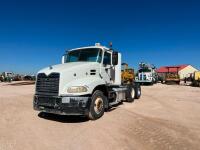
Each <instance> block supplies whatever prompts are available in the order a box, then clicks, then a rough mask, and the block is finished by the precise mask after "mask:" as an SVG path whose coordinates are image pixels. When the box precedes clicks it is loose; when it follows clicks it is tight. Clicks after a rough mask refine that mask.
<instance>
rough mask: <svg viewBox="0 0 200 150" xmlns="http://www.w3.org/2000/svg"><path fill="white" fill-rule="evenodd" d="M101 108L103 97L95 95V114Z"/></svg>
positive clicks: (99, 111) (98, 112)
mask: <svg viewBox="0 0 200 150" xmlns="http://www.w3.org/2000/svg"><path fill="white" fill-rule="evenodd" d="M102 110H103V99H102V98H101V97H97V98H96V100H95V102H94V111H95V113H97V114H100V113H101V111H102Z"/></svg>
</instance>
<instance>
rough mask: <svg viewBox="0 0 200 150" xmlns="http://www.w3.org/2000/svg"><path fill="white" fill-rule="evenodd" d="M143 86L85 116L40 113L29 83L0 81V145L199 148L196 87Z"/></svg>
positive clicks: (36, 149) (34, 149) (58, 149)
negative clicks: (129, 99) (92, 117)
mask: <svg viewBox="0 0 200 150" xmlns="http://www.w3.org/2000/svg"><path fill="white" fill-rule="evenodd" d="M142 92H143V93H142V97H141V99H140V100H136V101H135V102H134V103H125V102H124V103H123V104H121V105H119V106H117V107H115V108H113V109H112V110H111V111H110V112H106V113H105V115H104V116H103V117H102V118H100V119H99V120H96V121H88V120H87V119H85V118H83V117H66V116H57V115H49V116H46V117H45V116H43V115H41V114H39V112H37V111H34V110H33V108H32V98H33V93H34V85H26V84H24V85H18V84H16V85H5V83H0V150H24V149H26V150H41V149H47V150H64V149H65V150H67V149H69V150H90V149H91V150H103V149H104V150H109V149H115V150H118V149H119V150H168V149H169V150H170V149H171V150H196V149H200V88H195V87H189V86H177V85H162V84H157V85H154V86H143V87H142ZM38 114H39V115H38Z"/></svg>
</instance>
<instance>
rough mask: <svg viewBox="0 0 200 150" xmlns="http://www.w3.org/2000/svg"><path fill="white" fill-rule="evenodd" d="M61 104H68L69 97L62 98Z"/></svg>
mask: <svg viewBox="0 0 200 150" xmlns="http://www.w3.org/2000/svg"><path fill="white" fill-rule="evenodd" d="M62 103H70V98H69V97H64V98H62Z"/></svg>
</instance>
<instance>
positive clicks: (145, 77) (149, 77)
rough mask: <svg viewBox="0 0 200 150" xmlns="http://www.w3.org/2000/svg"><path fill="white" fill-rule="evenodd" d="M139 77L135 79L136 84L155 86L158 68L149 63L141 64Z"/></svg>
mask: <svg viewBox="0 0 200 150" xmlns="http://www.w3.org/2000/svg"><path fill="white" fill-rule="evenodd" d="M137 74H138V76H137V77H136V78H135V80H136V82H138V83H140V84H150V85H153V84H154V83H156V82H157V78H158V76H157V73H156V67H155V66H154V65H150V64H147V63H140V64H139V69H138V73H137Z"/></svg>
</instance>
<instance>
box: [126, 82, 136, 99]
mask: <svg viewBox="0 0 200 150" xmlns="http://www.w3.org/2000/svg"><path fill="white" fill-rule="evenodd" d="M134 99H135V88H134V86H133V85H129V86H128V91H127V93H126V101H127V102H129V103H132V102H134Z"/></svg>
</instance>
